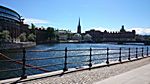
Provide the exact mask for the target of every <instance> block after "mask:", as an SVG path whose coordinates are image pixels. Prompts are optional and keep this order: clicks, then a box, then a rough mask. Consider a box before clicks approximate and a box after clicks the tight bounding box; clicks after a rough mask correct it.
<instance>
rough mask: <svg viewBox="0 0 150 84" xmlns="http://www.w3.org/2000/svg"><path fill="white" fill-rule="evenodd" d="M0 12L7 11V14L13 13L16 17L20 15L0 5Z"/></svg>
mask: <svg viewBox="0 0 150 84" xmlns="http://www.w3.org/2000/svg"><path fill="white" fill-rule="evenodd" d="M0 12H5V13H8V14H11V15H14V16H16V17H18V18H19V17H20V16H19V15H18V14H17V13H15V12H13V11H10V10H7V9H5V8H1V7H0Z"/></svg>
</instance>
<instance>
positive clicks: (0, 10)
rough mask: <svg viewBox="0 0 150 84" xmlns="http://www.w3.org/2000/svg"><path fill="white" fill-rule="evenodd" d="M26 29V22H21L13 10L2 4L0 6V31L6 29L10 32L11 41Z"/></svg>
mask: <svg viewBox="0 0 150 84" xmlns="http://www.w3.org/2000/svg"><path fill="white" fill-rule="evenodd" d="M27 29H28V25H27V24H23V19H21V16H20V15H19V14H18V13H17V12H16V11H14V10H12V9H9V8H7V7H4V6H0V32H2V31H3V30H8V31H9V32H10V36H11V39H12V40H11V41H12V42H15V41H17V40H18V39H17V37H18V36H19V35H20V34H21V33H22V32H24V31H26V30H27Z"/></svg>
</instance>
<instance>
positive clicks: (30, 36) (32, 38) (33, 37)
mask: <svg viewBox="0 0 150 84" xmlns="http://www.w3.org/2000/svg"><path fill="white" fill-rule="evenodd" d="M28 40H29V41H33V42H34V41H35V40H36V36H35V35H34V34H33V33H31V34H29V36H28Z"/></svg>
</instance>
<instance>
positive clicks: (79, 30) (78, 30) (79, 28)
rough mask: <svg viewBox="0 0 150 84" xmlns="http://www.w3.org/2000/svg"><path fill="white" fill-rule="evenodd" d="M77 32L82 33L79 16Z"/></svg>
mask: <svg viewBox="0 0 150 84" xmlns="http://www.w3.org/2000/svg"><path fill="white" fill-rule="evenodd" d="M77 33H79V34H81V25H80V18H79V23H78V26H77Z"/></svg>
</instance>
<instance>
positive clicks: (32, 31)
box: [31, 23, 35, 35]
mask: <svg viewBox="0 0 150 84" xmlns="http://www.w3.org/2000/svg"><path fill="white" fill-rule="evenodd" d="M31 33H33V34H34V35H35V25H34V24H33V23H31Z"/></svg>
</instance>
